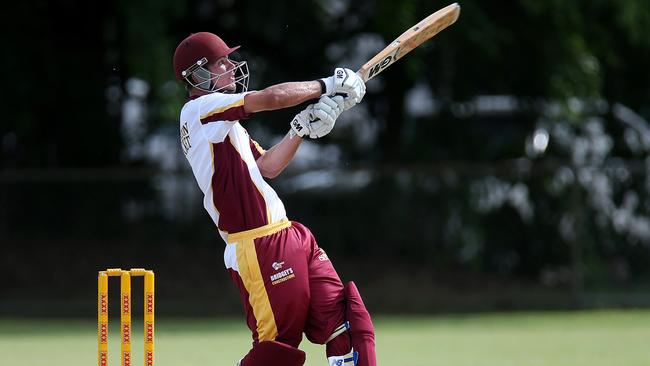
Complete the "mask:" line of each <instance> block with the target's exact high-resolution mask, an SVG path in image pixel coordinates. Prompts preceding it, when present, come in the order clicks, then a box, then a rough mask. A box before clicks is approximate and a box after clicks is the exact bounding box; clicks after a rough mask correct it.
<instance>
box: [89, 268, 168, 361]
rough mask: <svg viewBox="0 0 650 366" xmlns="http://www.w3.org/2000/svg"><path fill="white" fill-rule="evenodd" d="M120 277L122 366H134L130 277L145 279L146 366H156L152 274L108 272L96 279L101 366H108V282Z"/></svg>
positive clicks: (102, 273)
mask: <svg viewBox="0 0 650 366" xmlns="http://www.w3.org/2000/svg"><path fill="white" fill-rule="evenodd" d="M118 276H119V277H120V338H121V348H120V351H121V362H122V366H131V335H132V331H131V330H132V329H131V277H144V300H143V302H144V365H145V366H153V365H154V328H155V321H154V309H155V293H156V291H155V286H154V282H155V280H154V273H153V271H149V270H145V269H143V268H132V269H131V270H128V271H126V270H122V269H120V268H109V269H107V270H106V271H99V273H98V276H97V349H98V351H97V352H98V365H99V366H108V278H109V277H118Z"/></svg>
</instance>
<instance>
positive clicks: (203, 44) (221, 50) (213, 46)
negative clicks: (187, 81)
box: [174, 32, 240, 81]
mask: <svg viewBox="0 0 650 366" xmlns="http://www.w3.org/2000/svg"><path fill="white" fill-rule="evenodd" d="M239 47H240V46H235V47H228V45H227V44H226V42H224V41H223V40H222V39H221V38H219V37H218V36H217V35H215V34H212V33H210V32H199V33H193V34H191V35H189V36H188V37H187V38H185V39H184V40H182V41H181V43H180V44H179V45H178V47H176V51H175V52H174V74H175V75H176V79H178V80H179V81H183V80H184V77H183V75H182V72H183V71H185V70H187V69H188V68H189V67H190V66H192V65H194V64H195V63H196V62H197V61H199V60H200V59H202V58H204V57H205V58H206V59H207V60H208V62H213V61H215V60H218V59H220V58H222V57H224V56H228V55H229V54H231V53H233V52H234V51H235V50H237V49H238V48H239Z"/></svg>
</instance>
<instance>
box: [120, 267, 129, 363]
mask: <svg viewBox="0 0 650 366" xmlns="http://www.w3.org/2000/svg"><path fill="white" fill-rule="evenodd" d="M120 288H121V289H120V292H121V294H122V300H121V304H122V305H121V311H122V312H121V315H120V335H121V338H122V348H121V351H122V366H131V274H130V273H129V271H123V272H122V275H121V278H120Z"/></svg>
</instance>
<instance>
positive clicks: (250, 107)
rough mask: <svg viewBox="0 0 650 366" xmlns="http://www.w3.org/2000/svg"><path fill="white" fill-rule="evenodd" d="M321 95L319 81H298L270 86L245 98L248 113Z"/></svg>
mask: <svg viewBox="0 0 650 366" xmlns="http://www.w3.org/2000/svg"><path fill="white" fill-rule="evenodd" d="M320 96H321V84H320V83H319V82H318V81H296V82H289V83H282V84H277V85H273V86H270V87H268V88H266V89H264V90H260V91H257V92H252V93H249V94H247V95H246V97H245V98H244V110H245V111H246V112H247V113H255V112H261V111H271V110H276V109H282V108H288V107H293V106H295V105H298V104H300V103H303V102H306V101H308V100H310V99H316V98H318V97H320Z"/></svg>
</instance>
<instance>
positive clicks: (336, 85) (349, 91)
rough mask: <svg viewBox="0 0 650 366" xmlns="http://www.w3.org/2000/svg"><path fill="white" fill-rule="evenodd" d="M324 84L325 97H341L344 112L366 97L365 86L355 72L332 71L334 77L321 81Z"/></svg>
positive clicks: (345, 69)
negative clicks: (338, 95)
mask: <svg viewBox="0 0 650 366" xmlns="http://www.w3.org/2000/svg"><path fill="white" fill-rule="evenodd" d="M321 80H322V81H323V83H324V84H325V94H326V95H330V96H333V95H337V94H340V95H343V98H344V99H343V102H344V110H348V109H350V108H352V107H353V106H354V105H356V104H357V103H359V102H361V99H363V96H364V95H366V84H365V83H364V82H363V79H361V77H360V76H359V75H357V73H356V72H354V71H352V70H350V69H347V68H342V67H337V68H336V69H335V70H334V75H333V76H330V77H328V78H323V79H321Z"/></svg>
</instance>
